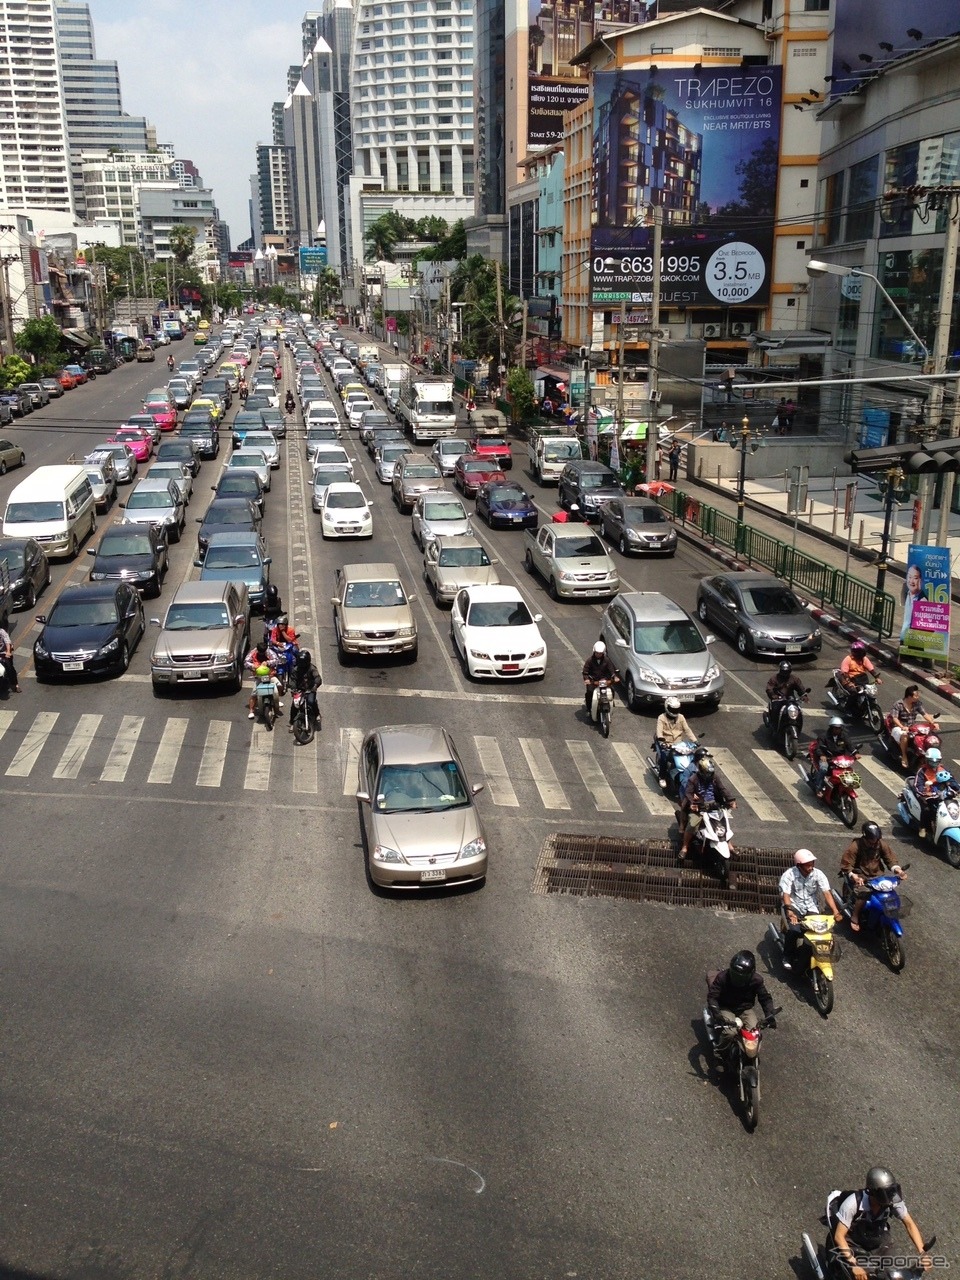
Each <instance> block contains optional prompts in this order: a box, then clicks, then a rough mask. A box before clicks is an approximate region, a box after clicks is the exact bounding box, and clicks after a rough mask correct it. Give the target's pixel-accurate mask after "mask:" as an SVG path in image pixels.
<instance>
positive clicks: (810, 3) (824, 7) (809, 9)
mask: <svg viewBox="0 0 960 1280" xmlns="http://www.w3.org/2000/svg"><path fill="white" fill-rule="evenodd" d="M803 11H804V13H828V12H829V11H830V0H803Z"/></svg>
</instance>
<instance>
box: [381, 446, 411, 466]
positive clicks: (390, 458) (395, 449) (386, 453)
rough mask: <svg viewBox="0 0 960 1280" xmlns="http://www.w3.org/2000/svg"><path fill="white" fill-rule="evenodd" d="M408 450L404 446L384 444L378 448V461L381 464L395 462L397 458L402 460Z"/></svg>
mask: <svg viewBox="0 0 960 1280" xmlns="http://www.w3.org/2000/svg"><path fill="white" fill-rule="evenodd" d="M409 452H410V450H409V448H408V447H407V445H405V444H385V445H382V446H381V448H380V459H381V461H382V462H396V460H397V459H398V458H402V457H403V455H404V454H405V453H409Z"/></svg>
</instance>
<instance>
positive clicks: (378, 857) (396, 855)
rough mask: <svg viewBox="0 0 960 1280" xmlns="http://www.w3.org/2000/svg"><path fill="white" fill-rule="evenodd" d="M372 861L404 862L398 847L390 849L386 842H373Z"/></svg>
mask: <svg viewBox="0 0 960 1280" xmlns="http://www.w3.org/2000/svg"><path fill="white" fill-rule="evenodd" d="M373 860H374V862H405V861H406V859H405V858H404V856H403V854H402V853H400V851H399V850H398V849H391V848H390V846H389V845H386V844H375V845H374V846H373Z"/></svg>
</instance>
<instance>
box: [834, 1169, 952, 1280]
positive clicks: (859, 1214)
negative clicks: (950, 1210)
mask: <svg viewBox="0 0 960 1280" xmlns="http://www.w3.org/2000/svg"><path fill="white" fill-rule="evenodd" d="M827 1215H828V1218H829V1221H830V1226H831V1237H832V1250H831V1252H832V1253H833V1255H834V1256H835V1257H836V1258H837V1259H838V1260H840V1261H842V1262H843V1263H844V1264H845V1265H846V1266H847V1267H848V1268H849V1269H850V1277H851V1280H868V1275H869V1272H870V1271H872V1270H874V1269H875V1266H873V1267H872V1266H871V1265H870V1259H871V1258H877V1257H890V1256H891V1255H892V1254H895V1253H900V1250H899V1249H895V1248H894V1247H893V1245H892V1244H891V1242H890V1220H891V1218H899V1219H900V1221H901V1222H902V1223H903V1228H904V1230H905V1231H906V1233H907V1235H908V1236H909V1237H910V1239H911V1241H912V1242H913V1247H914V1248H915V1249H916V1251H917V1263H918V1264H919V1265H920V1266H921V1267H922V1268H923V1269H924V1271H928V1270H929V1269H930V1268H931V1267H932V1266H933V1259H932V1258H931V1257H930V1255H929V1254H928V1253H927V1252H926V1251H925V1250H924V1247H923V1236H922V1235H921V1234H920V1228H919V1227H918V1226H917V1224H916V1222H914V1220H913V1218H912V1217H911V1216H910V1214H909V1212H908V1210H907V1206H906V1205H905V1204H904V1202H903V1197H902V1195H901V1194H900V1184H899V1183H898V1182H897V1180H896V1178H894V1176H893V1174H892V1173H891V1172H890V1170H889V1169H883V1168H881V1167H880V1166H875V1167H874V1168H872V1169H870V1170H869V1171H868V1173H867V1177H866V1186H865V1187H863V1189H862V1190H859V1191H850V1192H848V1193H847V1194H846V1195H844V1193H843V1192H842V1191H835V1192H834V1193H833V1194H832V1195H831V1196H830V1198H829V1199H828V1201H827ZM828 1243H829V1242H828ZM864 1263H866V1264H867V1265H866V1266H864V1265H863V1264H864Z"/></svg>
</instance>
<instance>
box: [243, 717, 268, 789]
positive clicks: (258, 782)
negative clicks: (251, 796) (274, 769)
mask: <svg viewBox="0 0 960 1280" xmlns="http://www.w3.org/2000/svg"><path fill="white" fill-rule="evenodd" d="M273 735H274V730H273V729H267V728H266V727H265V726H264V725H262V724H254V726H253V733H252V735H251V738H250V753H249V755H248V756H247V772H246V775H245V777H244V779H243V789H244V791H269V789H270V763H271V760H272V758H273Z"/></svg>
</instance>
